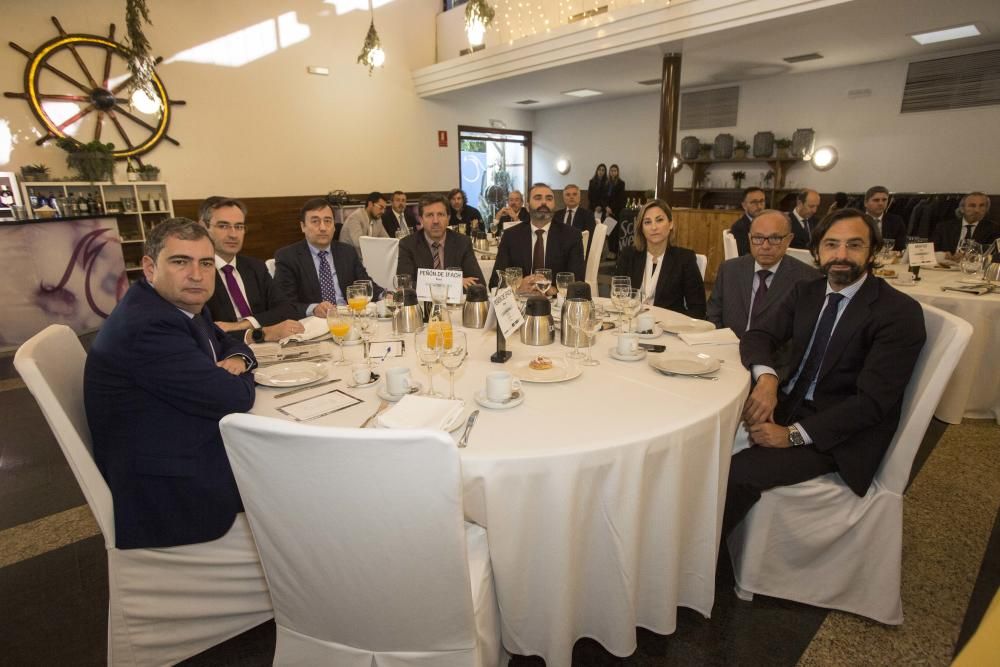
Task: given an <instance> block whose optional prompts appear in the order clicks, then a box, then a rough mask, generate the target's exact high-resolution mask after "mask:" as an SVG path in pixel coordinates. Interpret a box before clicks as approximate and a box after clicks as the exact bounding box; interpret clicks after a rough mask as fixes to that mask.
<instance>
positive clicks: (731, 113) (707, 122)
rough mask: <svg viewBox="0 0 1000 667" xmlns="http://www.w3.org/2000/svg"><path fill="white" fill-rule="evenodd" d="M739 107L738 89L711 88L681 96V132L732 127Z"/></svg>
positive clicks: (736, 87)
mask: <svg viewBox="0 0 1000 667" xmlns="http://www.w3.org/2000/svg"><path fill="white" fill-rule="evenodd" d="M739 106H740V87H739V86H731V87H729V88H712V89H711V90H699V91H697V92H693V93H682V94H681V125H680V128H681V129H682V130H699V129H703V128H706V127H733V126H734V125H736V117H737V112H738V111H739Z"/></svg>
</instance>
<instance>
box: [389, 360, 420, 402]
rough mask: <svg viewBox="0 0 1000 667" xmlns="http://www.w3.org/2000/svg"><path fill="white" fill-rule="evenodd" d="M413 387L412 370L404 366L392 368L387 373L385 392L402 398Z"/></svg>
mask: <svg viewBox="0 0 1000 667" xmlns="http://www.w3.org/2000/svg"><path fill="white" fill-rule="evenodd" d="M412 386H413V384H412V382H411V381H410V369H409V368H404V367H402V366H397V367H396V368H390V369H389V370H387V371H386V372H385V390H386V391H387V392H389V393H390V394H391V395H393V396H402V395H403V394H407V393H409V391H410V388H411V387H412Z"/></svg>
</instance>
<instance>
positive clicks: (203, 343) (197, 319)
mask: <svg viewBox="0 0 1000 667" xmlns="http://www.w3.org/2000/svg"><path fill="white" fill-rule="evenodd" d="M191 323H192V324H194V328H195V331H197V332H198V344H199V346H200V347H201V349H202V350H203V351H204V352H205V354H207V355H208V356H210V357H211V358H212V361H213V362H216V361H218V360H219V358H218V355H216V354H215V344H214V343H213V342H212V338H214V336H213V332H212V326H211V325H210V324H209V323H208V321H207V320H205V318H204V317H202V316H201V314H200V313H199V314H198V315H195V316H194V317H192V318H191Z"/></svg>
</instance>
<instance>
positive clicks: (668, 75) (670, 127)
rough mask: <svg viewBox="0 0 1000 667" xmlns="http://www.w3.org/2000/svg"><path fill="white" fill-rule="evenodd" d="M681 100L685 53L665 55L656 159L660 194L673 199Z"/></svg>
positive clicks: (657, 182) (657, 194) (657, 185)
mask: <svg viewBox="0 0 1000 667" xmlns="http://www.w3.org/2000/svg"><path fill="white" fill-rule="evenodd" d="M680 101H681V54H679V53H667V54H665V55H664V56H663V81H662V83H661V84H660V142H659V155H658V156H657V160H656V196H657V198H659V199H664V200H667V199H669V196H670V193H672V192H673V190H674V172H673V169H671V166H672V163H673V159H674V154H675V153H676V152H677V125H678V122H679V115H678V110H679V108H680Z"/></svg>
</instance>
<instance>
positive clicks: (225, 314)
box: [209, 271, 236, 322]
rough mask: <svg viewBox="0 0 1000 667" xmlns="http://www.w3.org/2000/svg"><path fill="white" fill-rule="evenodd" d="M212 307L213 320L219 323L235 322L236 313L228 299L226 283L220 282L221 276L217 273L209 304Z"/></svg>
mask: <svg viewBox="0 0 1000 667" xmlns="http://www.w3.org/2000/svg"><path fill="white" fill-rule="evenodd" d="M209 303H210V304H211V305H212V307H213V308H212V310H213V311H214V312H213V315H214V316H215V319H216V320H218V321H220V322H235V321H236V311H235V310H234V309H233V303H232V300H231V299H230V298H229V290H228V289H226V283H225V282H224V281H223V280H222V276H221V275H219V272H218V271H216V272H215V294H213V295H212V300H211V301H210V302H209Z"/></svg>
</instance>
